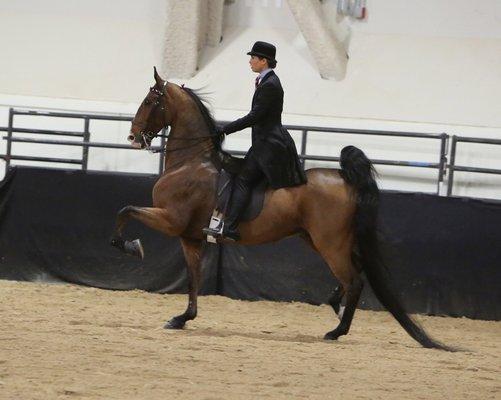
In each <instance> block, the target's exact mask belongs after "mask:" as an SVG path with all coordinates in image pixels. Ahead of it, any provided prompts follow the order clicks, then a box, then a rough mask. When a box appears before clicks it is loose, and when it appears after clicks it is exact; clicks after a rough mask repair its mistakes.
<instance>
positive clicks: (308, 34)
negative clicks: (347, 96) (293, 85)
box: [288, 0, 348, 80]
mask: <svg viewBox="0 0 501 400" xmlns="http://www.w3.org/2000/svg"><path fill="white" fill-rule="evenodd" d="M288 2H289V7H290V9H291V11H292V14H293V15H294V18H295V19H296V22H297V24H298V26H299V29H300V30H301V33H302V34H303V37H304V39H305V40H306V43H307V44H308V47H309V48H310V51H311V54H312V56H313V58H314V59H315V62H316V64H317V67H318V69H319V72H320V76H321V77H322V78H324V79H331V78H334V79H336V80H341V79H343V78H344V76H345V75H346V66H347V63H348V55H347V54H346V51H345V48H344V46H343V44H342V42H341V41H340V40H339V39H338V38H337V37H336V35H335V34H334V33H333V32H332V31H331V30H330V29H329V26H328V21H326V20H325V18H324V14H323V12H322V5H321V2H320V1H319V0H288ZM333 22H334V23H335V21H333Z"/></svg>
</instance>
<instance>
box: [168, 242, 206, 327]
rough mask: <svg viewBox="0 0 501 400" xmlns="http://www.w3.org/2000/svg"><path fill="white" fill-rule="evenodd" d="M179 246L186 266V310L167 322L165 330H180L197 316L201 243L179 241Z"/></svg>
mask: <svg viewBox="0 0 501 400" xmlns="http://www.w3.org/2000/svg"><path fill="white" fill-rule="evenodd" d="M181 244H182V246H183V252H184V256H185V258H186V263H187V265H188V290H189V301H188V308H187V309H186V311H185V312H184V313H183V314H181V315H178V316H176V317H174V318H172V319H171V320H170V321H169V322H167V323H166V324H165V326H164V328H166V329H182V328H183V327H184V325H185V323H186V321H189V320H192V319H195V317H196V316H197V298H198V290H199V288H200V278H201V253H202V241H201V240H189V239H181Z"/></svg>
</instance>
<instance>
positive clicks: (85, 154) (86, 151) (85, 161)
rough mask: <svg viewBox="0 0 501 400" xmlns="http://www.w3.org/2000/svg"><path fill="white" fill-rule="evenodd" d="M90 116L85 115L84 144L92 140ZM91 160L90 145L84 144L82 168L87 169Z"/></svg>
mask: <svg viewBox="0 0 501 400" xmlns="http://www.w3.org/2000/svg"><path fill="white" fill-rule="evenodd" d="M89 124H90V120H89V117H85V119H84V137H83V142H84V144H88V143H89V141H90V132H89ZM88 161H89V146H83V148H82V170H83V171H87V164H88Z"/></svg>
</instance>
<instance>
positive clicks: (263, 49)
mask: <svg viewBox="0 0 501 400" xmlns="http://www.w3.org/2000/svg"><path fill="white" fill-rule="evenodd" d="M247 54H248V55H249V56H259V57H264V58H266V59H267V60H269V61H276V60H275V55H276V54H277V49H276V47H275V46H273V45H272V44H271V43H267V42H256V43H254V46H252V50H251V51H249V52H248V53H247Z"/></svg>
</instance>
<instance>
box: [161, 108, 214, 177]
mask: <svg viewBox="0 0 501 400" xmlns="http://www.w3.org/2000/svg"><path fill="white" fill-rule="evenodd" d="M209 135H210V132H209V129H208V127H207V125H206V124H205V122H204V121H203V118H202V117H200V118H199V119H197V118H195V119H191V120H178V121H176V123H174V124H173V125H172V126H171V130H170V133H169V137H170V139H168V140H167V143H166V145H165V170H168V169H173V168H176V167H182V166H183V165H185V164H186V163H193V162H197V161H199V162H200V163H202V162H206V161H207V160H208V159H210V158H211V155H212V152H213V151H214V146H213V144H212V141H211V139H210V138H208V136H209Z"/></svg>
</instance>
